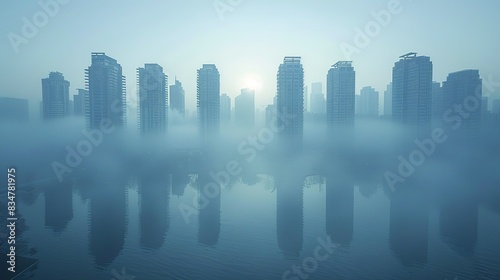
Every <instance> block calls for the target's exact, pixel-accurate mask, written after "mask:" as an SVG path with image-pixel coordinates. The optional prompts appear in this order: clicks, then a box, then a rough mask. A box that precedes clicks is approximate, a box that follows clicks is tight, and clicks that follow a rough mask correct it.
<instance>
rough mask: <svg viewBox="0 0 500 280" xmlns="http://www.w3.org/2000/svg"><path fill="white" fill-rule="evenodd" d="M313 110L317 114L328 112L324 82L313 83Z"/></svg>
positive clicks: (311, 97)
mask: <svg viewBox="0 0 500 280" xmlns="http://www.w3.org/2000/svg"><path fill="white" fill-rule="evenodd" d="M311 89H312V90H311V96H310V99H311V100H310V101H311V104H310V105H311V108H310V109H311V110H310V111H311V112H312V113H315V114H325V113H326V100H325V95H324V94H323V84H322V83H312V85H311Z"/></svg>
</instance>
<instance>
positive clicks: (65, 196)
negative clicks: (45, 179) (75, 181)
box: [45, 183, 73, 232]
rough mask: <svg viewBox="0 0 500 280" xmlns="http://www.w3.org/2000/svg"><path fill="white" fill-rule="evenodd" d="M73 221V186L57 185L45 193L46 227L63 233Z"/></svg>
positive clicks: (66, 184)
mask: <svg viewBox="0 0 500 280" xmlns="http://www.w3.org/2000/svg"><path fill="white" fill-rule="evenodd" d="M71 219H73V189H72V187H71V184H69V183H63V184H55V186H51V187H49V188H48V189H47V190H46V191H45V226H46V227H49V228H52V229H53V230H54V232H62V231H64V229H65V228H66V226H67V225H68V223H69V221H71Z"/></svg>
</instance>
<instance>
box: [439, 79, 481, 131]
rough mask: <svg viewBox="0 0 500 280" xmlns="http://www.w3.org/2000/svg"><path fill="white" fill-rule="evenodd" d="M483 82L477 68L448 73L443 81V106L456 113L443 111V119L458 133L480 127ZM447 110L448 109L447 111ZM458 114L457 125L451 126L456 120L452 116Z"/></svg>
mask: <svg viewBox="0 0 500 280" xmlns="http://www.w3.org/2000/svg"><path fill="white" fill-rule="evenodd" d="M482 85H483V82H482V80H481V77H480V76H479V70H463V71H459V72H454V73H450V74H449V75H448V78H447V79H446V81H445V82H443V95H444V105H445V108H450V109H453V111H455V112H458V113H453V114H451V113H449V114H447V113H446V112H445V116H444V119H445V121H448V122H449V121H451V122H450V123H449V124H450V125H452V128H453V129H454V130H456V131H457V132H459V133H465V134H473V133H476V132H478V131H479V130H480V128H481V101H482ZM448 112H449V111H448ZM458 115H460V117H461V121H460V126H459V127H453V126H455V125H456V123H457V122H455V121H453V120H452V118H453V117H454V116H458Z"/></svg>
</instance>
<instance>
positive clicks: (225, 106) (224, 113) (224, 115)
mask: <svg viewBox="0 0 500 280" xmlns="http://www.w3.org/2000/svg"><path fill="white" fill-rule="evenodd" d="M220 120H221V122H230V121H231V97H229V96H228V95H227V94H225V93H224V94H223V95H221V96H220Z"/></svg>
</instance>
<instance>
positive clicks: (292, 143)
mask: <svg viewBox="0 0 500 280" xmlns="http://www.w3.org/2000/svg"><path fill="white" fill-rule="evenodd" d="M300 60H301V58H300V57H285V58H284V60H283V63H282V64H281V65H280V66H279V69H278V76H277V80H278V81H277V82H278V87H277V89H278V93H277V100H276V101H277V102H276V110H277V114H278V127H282V128H283V129H281V131H280V132H279V133H280V136H281V138H282V140H284V141H285V142H284V144H285V149H286V150H288V151H291V150H293V151H298V150H300V149H302V141H303V135H304V68H303V67H302V64H301V61H300Z"/></svg>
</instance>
